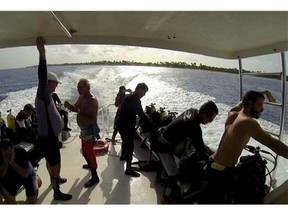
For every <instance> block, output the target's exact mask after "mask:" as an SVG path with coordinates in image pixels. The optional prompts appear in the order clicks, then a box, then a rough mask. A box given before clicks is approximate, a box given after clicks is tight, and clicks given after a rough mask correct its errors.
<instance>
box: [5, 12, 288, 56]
mask: <svg viewBox="0 0 288 216" xmlns="http://www.w3.org/2000/svg"><path fill="white" fill-rule="evenodd" d="M37 36H44V37H45V38H46V40H47V44H53V45H56V44H112V45H129V46H141V47H152V48H163V49H169V50H177V51H183V52H189V53H197V54H203V55H207V56H213V57H219V58H226V59H237V58H246V57H252V56H259V55H266V54H272V53H278V52H285V51H287V50H288V12H287V11H55V12H52V11H1V12H0V48H8V47H19V46H34V45H35V38H36V37H37Z"/></svg>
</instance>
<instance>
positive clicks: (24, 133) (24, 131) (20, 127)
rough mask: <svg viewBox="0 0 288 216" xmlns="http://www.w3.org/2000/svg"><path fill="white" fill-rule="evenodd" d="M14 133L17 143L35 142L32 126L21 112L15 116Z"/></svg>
mask: <svg viewBox="0 0 288 216" xmlns="http://www.w3.org/2000/svg"><path fill="white" fill-rule="evenodd" d="M16 123H17V124H16V133H17V140H18V142H21V141H25V142H32V143H34V142H35V140H36V134H34V133H33V127H32V124H30V123H29V121H28V117H27V116H26V115H25V113H24V112H23V110H21V111H20V112H19V113H18V114H17V116H16Z"/></svg>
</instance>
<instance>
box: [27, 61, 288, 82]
mask: <svg viewBox="0 0 288 216" xmlns="http://www.w3.org/2000/svg"><path fill="white" fill-rule="evenodd" d="M71 65H115V66H116V65H118V66H119V65H121V66H153V67H169V68H183V69H196V70H197V69H198V70H205V71H211V72H224V73H233V74H238V69H237V68H223V67H215V66H209V65H204V64H201V63H200V65H199V66H197V65H196V63H191V64H188V63H186V62H156V63H152V62H134V61H125V60H123V61H91V62H84V63H83V62H79V63H62V64H48V66H71ZM30 67H38V66H37V65H34V66H29V67H26V68H30ZM243 73H245V74H246V73H251V76H259V77H263V78H269V79H278V80H281V76H280V72H279V75H275V73H274V74H271V73H266V74H265V72H264V71H248V70H245V69H243ZM286 81H288V77H286Z"/></svg>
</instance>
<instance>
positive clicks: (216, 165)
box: [211, 162, 226, 171]
mask: <svg viewBox="0 0 288 216" xmlns="http://www.w3.org/2000/svg"><path fill="white" fill-rule="evenodd" d="M211 168H213V169H215V170H218V171H223V170H224V169H225V168H226V166H223V165H221V164H218V163H215V162H213V163H212V164H211Z"/></svg>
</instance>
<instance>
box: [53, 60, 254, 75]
mask: <svg viewBox="0 0 288 216" xmlns="http://www.w3.org/2000/svg"><path fill="white" fill-rule="evenodd" d="M54 65H55V64H54ZM61 65H134V66H154V67H174V68H175V67H176V68H192V69H202V70H208V71H221V72H228V73H238V69H237V68H223V67H213V66H208V65H204V64H200V65H199V66H197V65H196V63H193V62H192V63H190V64H188V63H187V62H173V61H172V62H167V61H165V62H162V61H160V62H135V61H125V60H122V61H107V60H103V61H90V62H85V63H65V64H61ZM243 72H248V73H249V72H250V71H247V70H243Z"/></svg>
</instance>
